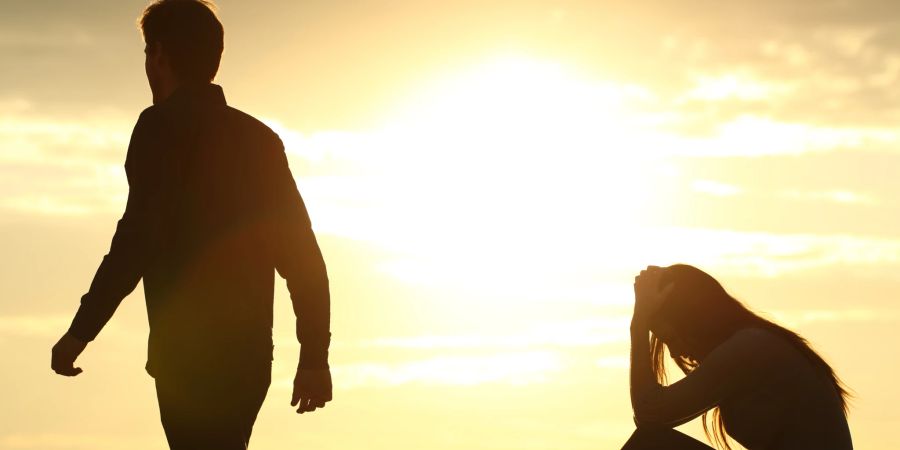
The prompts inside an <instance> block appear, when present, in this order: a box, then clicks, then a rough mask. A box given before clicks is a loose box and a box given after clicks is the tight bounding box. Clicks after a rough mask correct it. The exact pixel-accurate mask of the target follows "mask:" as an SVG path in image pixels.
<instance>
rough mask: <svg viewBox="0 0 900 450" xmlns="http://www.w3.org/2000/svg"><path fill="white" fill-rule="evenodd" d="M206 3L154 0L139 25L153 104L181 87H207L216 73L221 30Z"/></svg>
mask: <svg viewBox="0 0 900 450" xmlns="http://www.w3.org/2000/svg"><path fill="white" fill-rule="evenodd" d="M214 8H215V6H214V5H213V4H212V3H211V2H209V1H206V0H156V1H154V2H153V3H152V4H150V6H148V7H147V8H146V9H145V10H144V13H143V14H142V15H141V17H140V20H139V24H140V27H141V31H142V32H143V34H144V42H145V43H146V47H145V48H144V52H145V53H146V55H147V57H146V61H145V69H146V71H147V81H148V82H149V83H150V90H151V91H152V92H153V103H159V102H160V101H162V100H164V99H165V98H166V97H168V96H169V94H171V93H172V91H174V90H175V88H177V87H178V86H180V85H182V84H201V83H209V82H210V81H212V80H213V78H214V77H215V76H216V72H217V71H218V70H219V61H220V60H221V59H222V50H223V48H224V30H223V29H222V23H221V22H219V19H218V18H217V17H216V14H215V12H213V9H214Z"/></svg>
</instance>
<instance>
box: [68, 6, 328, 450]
mask: <svg viewBox="0 0 900 450" xmlns="http://www.w3.org/2000/svg"><path fill="white" fill-rule="evenodd" d="M140 24H141V29H142V31H143V35H144V41H145V42H146V48H145V53H146V64H145V65H146V71H147V79H148V81H149V83H150V89H151V91H152V92H153V106H151V107H149V108H147V109H146V110H144V112H143V113H141V115H140V117H139V118H138V121H137V124H136V125H135V128H134V131H133V133H132V136H131V142H130V144H129V146H128V155H127V157H126V160H125V171H126V174H127V177H128V184H129V193H128V202H127V205H126V207H125V213H124V214H123V215H122V218H121V220H119V222H118V226H117V228H116V233H115V236H114V237H113V239H112V244H111V246H110V250H109V253H108V254H107V255H106V256H105V257H104V258H103V262H102V263H101V264H100V267H99V269H98V270H97V273H96V275H95V276H94V280H93V282H92V283H91V287H90V289H89V291H88V292H87V293H86V294H85V295H84V296H83V297H82V298H81V305H80V307H79V308H78V312H77V313H76V314H75V318H74V319H73V321H72V325H71V326H70V328H69V330H68V331H67V332H66V334H65V335H64V336H63V337H62V338H61V339H60V340H59V342H58V343H57V344H56V345H55V346H54V347H53V357H52V367H53V370H54V371H56V372H57V373H59V374H61V375H67V376H74V375H78V374H79V373H81V369H80V368H76V367H74V362H75V359H76V358H77V357H78V355H79V354H80V353H81V352H82V351H83V350H84V348H85V346H86V345H87V343H88V342H90V341H91V340H93V339H94V338H95V337H96V336H97V334H98V333H99V331H100V329H101V328H102V327H103V326H104V325H105V324H106V322H107V321H108V320H109V319H110V317H111V316H112V314H113V312H114V311H115V309H116V308H117V307H118V305H119V303H120V302H121V301H122V299H123V298H124V297H125V296H127V295H128V294H129V293H131V291H133V290H134V288H135V287H136V286H137V283H138V281H140V279H141V278H142V277H143V279H144V295H145V297H146V301H147V315H148V318H149V323H150V337H149V342H148V358H147V367H146V368H147V372H148V373H149V374H150V375H151V376H153V377H154V378H155V381H156V391H157V398H158V400H159V409H160V416H161V419H162V424H163V428H164V429H165V432H166V438H167V439H168V441H169V445H170V447H171V448H173V449H205V448H209V449H236V448H241V449H243V448H246V446H247V443H248V442H249V439H250V433H251V430H252V427H253V423H254V421H255V420H256V415H257V413H258V411H259V409H260V407H261V405H262V402H263V399H264V398H265V396H266V392H267V390H268V387H269V384H270V381H271V364H272V350H273V345H272V309H273V308H272V299H273V290H274V282H275V270H277V272H278V273H279V274H280V275H281V276H282V277H284V278H285V279H286V280H287V285H288V290H289V291H290V295H291V301H292V303H293V306H294V311H295V313H296V315H297V338H298V339H299V341H300V343H301V353H300V358H299V363H298V367H297V376H296V378H295V380H294V392H293V396H292V399H291V405H295V406H297V407H298V409H297V412H299V413H303V412H306V411H313V410H315V409H316V408H322V407H324V406H325V402H327V401H329V400H331V374H330V372H329V369H328V346H329V341H330V336H331V334H330V331H329V319H330V318H329V311H330V309H329V308H330V306H329V290H328V277H327V275H326V271H325V264H324V261H323V259H322V254H321V252H320V250H319V246H318V244H317V243H316V238H315V235H314V234H313V231H312V228H311V226H310V221H309V216H308V214H307V212H306V207H305V206H304V204H303V200H302V199H301V197H300V194H299V192H298V191H297V186H296V184H295V182H294V179H293V177H292V175H291V172H290V169H289V168H288V164H287V159H286V157H285V153H284V147H283V146H282V143H281V140H280V139H279V138H278V136H277V135H276V134H275V133H274V132H272V130H270V129H269V128H268V127H266V126H265V125H263V124H262V123H261V122H259V121H257V120H256V119H254V118H253V117H250V116H249V115H247V114H244V113H242V112H240V111H238V110H236V109H234V108H231V107H229V106H227V105H226V103H225V97H224V95H223V94H222V89H221V88H220V87H219V86H217V85H215V84H211V81H212V79H213V77H214V76H215V74H216V71H217V70H218V67H219V60H220V58H221V55H222V49H223V30H222V24H221V23H220V22H219V20H218V19H217V18H216V15H215V14H214V13H213V11H212V5H211V4H209V3H207V2H203V1H200V0H159V1H156V2H155V3H153V4H152V5H150V6H149V7H147V9H146V10H145V11H144V14H143V16H142V17H141V20H140ZM273 269H275V270H273Z"/></svg>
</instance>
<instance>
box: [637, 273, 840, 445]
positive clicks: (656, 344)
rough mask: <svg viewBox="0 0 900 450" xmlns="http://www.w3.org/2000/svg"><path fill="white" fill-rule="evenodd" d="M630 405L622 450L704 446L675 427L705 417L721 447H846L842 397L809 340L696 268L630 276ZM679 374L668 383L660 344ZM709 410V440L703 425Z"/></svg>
mask: <svg viewBox="0 0 900 450" xmlns="http://www.w3.org/2000/svg"><path fill="white" fill-rule="evenodd" d="M634 294H635V305H634V316H633V317H632V322H631V404H632V408H633V409H634V419H635V423H636V424H637V426H638V429H637V431H635V432H634V434H633V435H632V436H631V439H629V440H628V442H627V443H626V444H625V447H623V450H645V449H659V450H663V449H665V450H679V449H698V450H700V449H710V447H709V446H707V445H706V444H703V443H701V442H699V441H697V440H695V439H693V438H690V437H688V436H686V435H684V434H681V433H679V432H677V431H674V430H672V427H675V426H678V425H681V424H682V423H685V422H687V421H689V420H691V419H694V418H695V417H697V416H699V415H701V414H702V415H703V430H704V431H705V432H706V435H707V438H708V439H710V441H711V442H712V441H715V443H716V444H717V446H720V447H724V448H730V447H729V445H728V441H727V438H726V432H727V434H728V436H730V437H731V438H733V439H734V440H736V441H737V442H739V443H740V444H741V445H743V446H744V447H746V448H748V449H750V450H757V449H766V450H781V449H790V450H798V449H816V450H838V449H840V450H845V449H852V448H853V444H852V443H851V440H850V429H849V427H848V426H847V417H846V415H847V397H848V393H847V391H846V390H845V389H844V387H843V385H842V383H841V381H840V379H839V378H838V377H837V375H835V373H834V370H832V368H831V366H829V365H828V363H826V362H825V361H824V360H823V359H822V358H821V357H820V356H819V355H818V354H816V352H815V351H814V350H813V349H812V348H810V346H809V344H808V343H807V342H806V340H805V339H803V338H802V337H800V336H799V335H797V334H796V333H794V332H792V331H790V330H788V329H786V328H784V327H781V326H779V325H776V324H774V323H772V322H770V321H768V320H766V319H763V318H762V317H759V316H757V315H756V314H753V313H752V312H750V311H749V310H748V309H747V308H746V307H744V305H742V304H741V303H740V302H738V301H737V300H735V299H734V298H733V297H732V296H730V295H728V293H727V292H725V289H724V288H723V287H722V285H721V284H719V282H717V281H716V280H715V279H714V278H713V277H711V276H709V275H708V274H706V273H705V272H703V271H701V270H700V269H697V268H696V267H692V266H688V265H683V264H677V265H673V266H669V267H666V268H661V267H655V266H650V267H648V268H647V269H646V270H644V271H642V272H641V274H640V275H638V276H637V277H635V283H634ZM666 347H668V349H669V353H670V355H671V356H672V359H674V360H675V365H677V366H678V367H679V368H680V369H681V370H682V371H683V372H684V373H685V377H684V378H683V379H681V380H679V381H678V382H676V383H673V384H671V385H666V377H665V348H666ZM710 410H712V412H713V413H712V420H713V422H714V424H713V426H712V434H713V437H712V438H711V437H710V433H709V428H707V424H706V414H707V412H709V411H710Z"/></svg>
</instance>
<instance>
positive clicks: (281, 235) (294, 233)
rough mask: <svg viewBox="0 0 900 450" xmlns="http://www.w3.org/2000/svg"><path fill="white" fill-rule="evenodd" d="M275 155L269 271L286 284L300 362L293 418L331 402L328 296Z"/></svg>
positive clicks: (305, 218) (287, 174)
mask: <svg viewBox="0 0 900 450" xmlns="http://www.w3.org/2000/svg"><path fill="white" fill-rule="evenodd" d="M277 144H278V145H277V147H278V148H277V149H276V151H275V165H274V168H273V170H274V173H273V176H274V181H275V208H276V212H275V214H274V218H275V223H274V224H273V225H274V229H275V235H276V238H277V239H276V242H275V248H274V250H275V269H276V270H277V271H278V273H279V275H281V276H282V277H283V278H284V279H285V280H286V281H287V287H288V291H289V292H290V295H291V303H292V305H293V308H294V314H295V315H296V317H297V324H296V332H297V340H298V341H300V360H299V362H298V365H297V375H296V377H295V378H294V393H293V395H292V397H291V405H292V406H297V405H298V403H299V407H298V409H297V412H298V413H301V414H302V413H304V412H307V411H313V410H315V409H316V408H322V407H324V406H325V403H326V402H328V401H330V400H331V391H332V386H331V373H330V371H329V367H328V346H329V344H330V342H331V331H330V326H331V295H330V292H329V288H328V272H327V270H326V269H325V260H324V258H323V257H322V251H321V250H320V249H319V244H318V242H317V241H316V235H315V233H314V232H313V230H312V224H311V222H310V219H309V213H308V212H307V210H306V205H305V204H304V202H303V198H302V197H301V196H300V192H299V191H298V190H297V183H296V182H295V181H294V177H293V175H292V174H291V171H290V168H289V167H288V161H287V157H286V155H285V153H284V146H283V144H282V143H281V140H280V139H277Z"/></svg>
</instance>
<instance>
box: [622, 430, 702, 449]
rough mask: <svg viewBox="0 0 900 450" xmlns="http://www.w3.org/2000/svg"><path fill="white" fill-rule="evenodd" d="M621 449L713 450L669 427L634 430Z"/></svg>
mask: <svg viewBox="0 0 900 450" xmlns="http://www.w3.org/2000/svg"><path fill="white" fill-rule="evenodd" d="M622 450H713V448H712V447H710V446H708V445H706V444H704V443H702V442H700V441H698V440H696V439H694V438H692V437H690V436H688V435H686V434H682V433H679V432H678V431H675V430H673V429H671V428H646V427H640V428H638V429H637V430H634V433H632V435H631V438H630V439H628V442H626V443H625V446H624V447H622Z"/></svg>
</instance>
